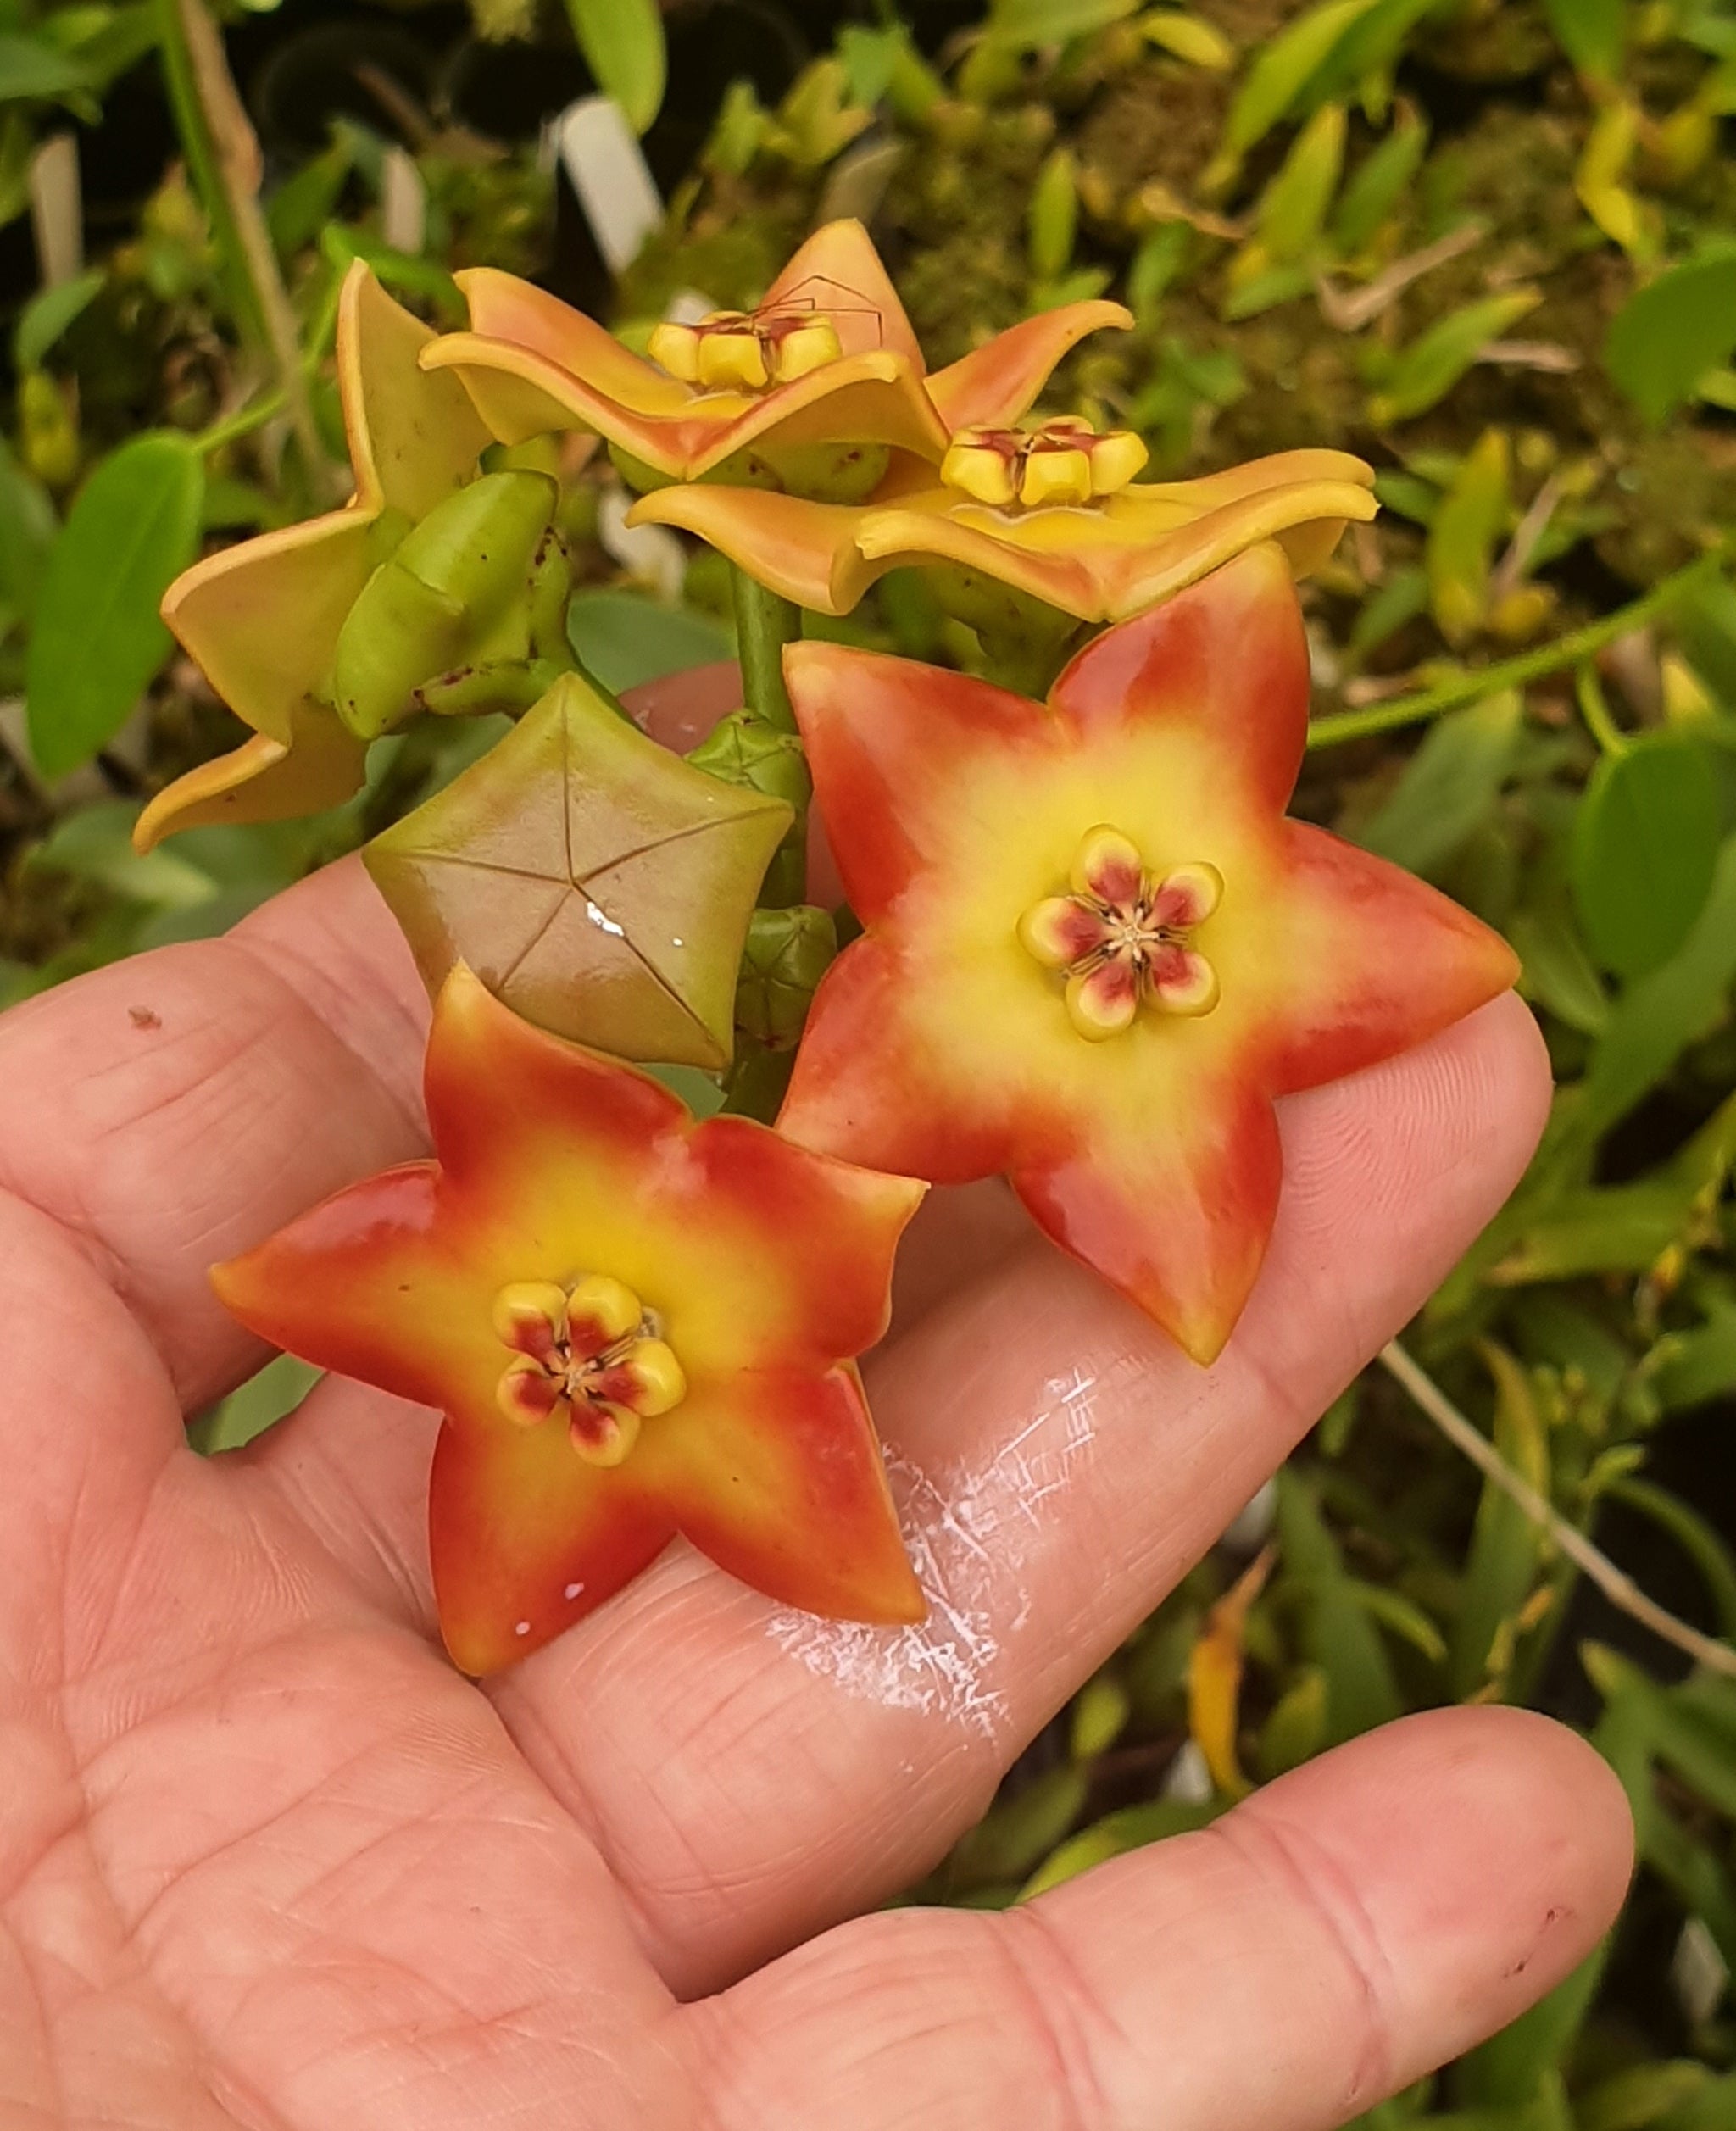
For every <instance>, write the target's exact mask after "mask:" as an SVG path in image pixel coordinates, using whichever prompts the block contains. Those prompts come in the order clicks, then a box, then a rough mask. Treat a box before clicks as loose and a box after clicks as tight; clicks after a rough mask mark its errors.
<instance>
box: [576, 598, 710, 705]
mask: <svg viewBox="0 0 1736 2131" xmlns="http://www.w3.org/2000/svg"><path fill="white" fill-rule="evenodd" d="M567 634H568V636H569V637H570V639H571V643H572V647H573V649H574V650H575V652H576V653H577V654H578V656H579V658H580V659H581V660H582V661H583V663H584V667H585V670H586V671H587V673H591V674H594V675H595V676H596V677H597V678H598V680H599V681H600V682H602V683H603V685H604V687H606V688H612V689H614V690H615V693H616V694H617V695H618V694H620V693H621V691H622V690H623V689H626V688H637V687H639V685H640V684H641V683H642V682H646V681H660V680H662V679H663V677H664V676H665V674H670V673H682V672H685V671H686V670H687V668H688V667H689V666H703V665H709V664H710V663H711V662H712V661H714V660H715V659H726V658H728V656H729V655H730V648H731V647H730V639H729V637H728V636H727V635H726V633H725V632H724V631H723V630H722V629H721V628H720V627H719V626H717V624H716V623H715V621H712V620H709V619H708V618H707V617H706V616H705V615H700V614H695V613H694V612H693V609H691V608H688V607H666V606H665V605H663V604H661V602H660V601H658V600H655V599H648V598H645V597H644V596H643V593H636V592H581V593H579V594H578V595H577V597H576V598H575V599H574V600H573V603H572V604H571V606H570V608H569V609H567Z"/></svg>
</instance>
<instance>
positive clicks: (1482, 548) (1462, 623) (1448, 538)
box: [1427, 429, 1512, 645]
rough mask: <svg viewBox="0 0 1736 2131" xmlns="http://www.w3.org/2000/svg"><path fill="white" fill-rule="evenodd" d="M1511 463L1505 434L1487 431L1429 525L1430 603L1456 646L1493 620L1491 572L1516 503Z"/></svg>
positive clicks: (1501, 431)
mask: <svg viewBox="0 0 1736 2131" xmlns="http://www.w3.org/2000/svg"><path fill="white" fill-rule="evenodd" d="M1511 459H1512V453H1511V448H1510V447H1509V445H1508V442H1507V432H1506V431H1505V430H1504V429H1486V430H1485V431H1483V435H1482V436H1481V437H1479V438H1478V439H1477V443H1476V445H1475V447H1474V448H1472V450H1470V451H1468V452H1466V454H1465V456H1464V458H1463V459H1461V461H1460V463H1459V468H1458V470H1457V472H1456V473H1455V475H1454V476H1453V481H1452V485H1451V486H1450V487H1449V489H1448V490H1447V492H1446V494H1445V495H1444V496H1443V497H1442V498H1441V500H1440V503H1439V504H1438V507H1437V509H1436V510H1435V514H1434V516H1433V519H1432V520H1430V522H1429V528H1428V545H1427V569H1428V589H1429V604H1430V605H1431V606H1432V607H1433V609H1434V618H1435V620H1436V621H1437V622H1438V623H1439V625H1440V630H1441V634H1442V635H1443V636H1444V637H1445V638H1446V639H1447V642H1448V643H1450V644H1454V645H1459V644H1462V643H1465V642H1466V639H1467V638H1468V637H1472V636H1473V635H1475V634H1476V632H1477V631H1478V630H1479V629H1481V628H1482V627H1483V624H1484V623H1485V621H1486V620H1488V604H1489V572H1490V570H1491V569H1492V567H1493V565H1494V551H1495V542H1497V541H1498V540H1499V539H1500V537H1501V535H1502V534H1503V533H1504V532H1505V530H1506V526H1507V519H1508V515H1509V509H1510V505H1511Z"/></svg>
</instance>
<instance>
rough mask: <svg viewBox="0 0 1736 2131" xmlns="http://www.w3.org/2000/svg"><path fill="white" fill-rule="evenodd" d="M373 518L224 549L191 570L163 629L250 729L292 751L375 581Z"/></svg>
mask: <svg viewBox="0 0 1736 2131" xmlns="http://www.w3.org/2000/svg"><path fill="white" fill-rule="evenodd" d="M370 523H371V520H370V518H369V516H368V515H367V513H365V512H364V511H359V510H352V509H343V510H337V511H331V512H328V513H327V515H325V517H323V518H310V519H308V520H305V521H304V522H303V523H302V524H301V525H299V526H285V527H284V528H283V529H282V530H281V531H278V532H269V533H261V534H259V536H258V537H256V538H255V539H253V540H245V541H242V542H241V544H240V545H239V546H238V547H235V548H223V549H221V550H220V552H219V553H218V554H214V555H208V556H206V557H205V559H204V560H203V561H202V562H196V563H195V564H194V565H192V569H190V570H183V571H182V572H181V576H178V577H177V578H176V579H175V582H174V583H173V584H172V585H170V587H169V590H168V591H167V592H166V593H164V598H163V619H164V621H166V622H167V623H168V624H169V626H170V629H172V630H173V631H174V632H175V636H176V637H179V639H180V640H181V644H182V645H183V646H184V647H185V648H186V650H187V651H188V652H190V653H191V654H192V658H193V659H194V661H195V662H196V663H197V665H198V668H199V670H200V671H201V672H202V673H203V675H204V676H205V678H206V679H207V680H208V681H209V682H210V684H211V686H212V687H213V688H214V690H215V691H216V693H218V694H219V695H220V697H221V698H223V700H224V702H225V703H226V704H228V705H229V707H230V709H231V710H233V711H234V712H235V714H236V716H237V717H238V718H240V719H241V720H242V722H243V723H244V724H247V725H250V726H253V730H254V731H255V732H263V733H265V734H268V735H269V736H270V738H272V739H274V740H280V741H282V742H283V743H285V744H286V745H287V743H288V742H289V740H290V737H291V733H292V726H293V724H294V721H295V718H296V715H297V713H298V711H300V710H301V709H302V708H303V705H304V704H306V702H307V699H308V698H309V696H310V695H312V694H314V693H315V692H316V691H317V690H318V689H319V688H320V686H321V685H322V683H323V682H324V681H325V676H326V673H327V670H329V668H330V666H331V654H332V650H333V648H334V647H335V646H336V644H337V632H338V630H339V629H340V628H341V627H342V624H343V620H344V617H345V615H348V612H349V610H350V609H351V608H352V607H353V605H354V604H355V602H356V597H357V595H358V593H359V592H360V591H361V589H362V587H363V586H364V585H365V584H366V583H367V581H368V579H369V578H370V576H372V574H373V571H374V567H375V565H376V563H377V562H378V561H379V559H380V558H379V556H378V555H377V554H376V553H375V552H374V546H373V541H372V536H371V533H370Z"/></svg>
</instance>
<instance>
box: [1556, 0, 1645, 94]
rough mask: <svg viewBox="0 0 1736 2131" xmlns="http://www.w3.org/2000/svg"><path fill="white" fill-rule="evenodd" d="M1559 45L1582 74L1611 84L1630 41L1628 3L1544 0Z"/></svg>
mask: <svg viewBox="0 0 1736 2131" xmlns="http://www.w3.org/2000/svg"><path fill="white" fill-rule="evenodd" d="M1543 11H1544V17H1545V18H1546V19H1547V20H1548V23H1549V25H1550V29H1551V30H1552V31H1554V32H1555V42H1556V43H1557V44H1559V45H1560V46H1561V49H1562V51H1563V52H1565V53H1566V55H1567V57H1568V58H1570V59H1571V60H1572V63H1573V64H1574V65H1575V66H1576V67H1577V68H1578V70H1579V71H1580V72H1581V73H1582V74H1589V75H1596V76H1597V77H1598V78H1599V79H1600V80H1604V81H1611V80H1613V79H1614V78H1615V77H1616V75H1619V74H1620V73H1621V71H1622V54H1623V53H1624V52H1625V50H1626V48H1627V42H1628V0H1544V7H1543Z"/></svg>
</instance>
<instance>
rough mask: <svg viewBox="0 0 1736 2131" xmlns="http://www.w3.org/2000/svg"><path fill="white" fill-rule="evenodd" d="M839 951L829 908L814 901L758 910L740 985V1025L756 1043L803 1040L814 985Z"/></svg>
mask: <svg viewBox="0 0 1736 2131" xmlns="http://www.w3.org/2000/svg"><path fill="white" fill-rule="evenodd" d="M836 954H837V926H836V925H835V924H834V923H833V922H832V913H831V912H830V911H829V910H818V909H816V908H815V905H814V904H811V903H798V904H793V906H792V907H791V908H789V909H787V910H755V911H754V915H753V917H752V919H751V920H750V921H749V923H748V939H747V944H746V947H745V948H744V949H743V954H742V973H741V976H740V978H739V980H738V981H737V986H736V1026H737V1028H739V1029H740V1030H741V1031H742V1032H743V1034H744V1035H747V1036H750V1037H752V1038H754V1041H755V1042H756V1043H764V1044H766V1045H767V1046H769V1047H771V1048H772V1049H779V1050H782V1049H789V1048H791V1047H792V1046H793V1045H794V1044H795V1043H797V1041H798V1039H799V1038H800V1036H801V1033H802V1028H803V1025H804V1022H805V1021H807V1018H808V1009H809V1007H810V1004H812V1003H813V999H814V988H815V985H816V984H818V983H819V982H820V980H821V977H822V976H825V974H826V970H827V968H828V967H829V965H831V963H832V960H833V958H834V957H835V956H836Z"/></svg>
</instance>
